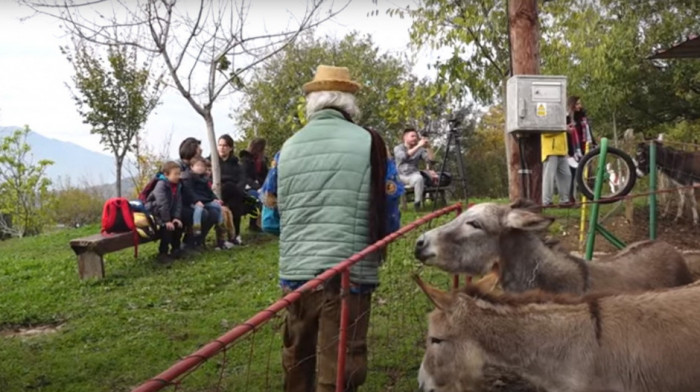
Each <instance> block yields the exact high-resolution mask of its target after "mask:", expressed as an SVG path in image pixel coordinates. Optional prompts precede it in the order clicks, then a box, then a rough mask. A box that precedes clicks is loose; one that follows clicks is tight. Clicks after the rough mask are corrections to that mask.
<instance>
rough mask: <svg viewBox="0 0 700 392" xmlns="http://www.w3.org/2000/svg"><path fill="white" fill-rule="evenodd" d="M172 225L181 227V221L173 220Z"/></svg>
mask: <svg viewBox="0 0 700 392" xmlns="http://www.w3.org/2000/svg"><path fill="white" fill-rule="evenodd" d="M173 225H175V227H182V221H181V220H179V219H177V218H175V219H173Z"/></svg>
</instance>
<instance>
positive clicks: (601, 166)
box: [585, 137, 608, 261]
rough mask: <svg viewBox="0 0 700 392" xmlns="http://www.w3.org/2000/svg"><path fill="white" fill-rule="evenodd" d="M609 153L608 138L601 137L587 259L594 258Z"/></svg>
mask: <svg viewBox="0 0 700 392" xmlns="http://www.w3.org/2000/svg"><path fill="white" fill-rule="evenodd" d="M607 155H608V138H605V137H604V138H602V139H600V154H598V170H597V172H596V176H595V187H594V188H593V205H592V206H591V216H590V218H589V220H588V238H586V254H585V257H586V260H589V261H590V260H591V259H593V246H594V245H595V233H596V227H597V226H598V210H599V208H600V205H599V204H598V200H600V192H601V191H602V190H603V181H605V158H606V156H607Z"/></svg>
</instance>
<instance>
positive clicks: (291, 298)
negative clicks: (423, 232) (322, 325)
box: [133, 203, 462, 392]
mask: <svg viewBox="0 0 700 392" xmlns="http://www.w3.org/2000/svg"><path fill="white" fill-rule="evenodd" d="M451 212H456V213H457V214H460V213H461V212H462V204H461V203H457V204H453V205H451V206H448V207H445V208H442V209H440V210H437V211H435V212H433V213H430V214H428V215H425V216H424V217H422V218H420V219H417V220H415V221H414V222H412V223H409V224H407V225H406V226H404V227H402V228H401V229H399V230H397V231H395V232H393V233H391V234H389V235H387V236H386V237H384V238H382V239H381V240H379V241H377V242H375V243H374V244H372V245H370V246H368V247H366V248H365V249H363V250H362V251H360V252H358V253H356V254H354V255H353V256H351V257H349V258H348V259H346V260H344V261H342V262H340V263H338V264H337V265H336V266H334V267H332V268H329V269H328V270H326V271H324V272H323V273H322V274H320V275H318V276H317V277H316V278H314V279H312V280H310V281H308V282H306V283H305V284H304V285H303V286H301V287H299V288H298V289H296V290H294V291H292V292H291V293H289V294H287V295H285V296H284V297H282V298H281V299H279V300H278V301H276V302H274V303H273V304H272V305H270V306H269V307H267V308H266V309H264V310H262V311H261V312H258V313H257V314H255V315H254V316H253V317H251V318H249V319H248V320H246V321H245V322H243V323H242V324H239V325H237V326H235V327H234V328H232V329H231V330H230V331H228V332H227V333H225V334H224V335H222V336H220V337H218V338H217V339H215V340H213V341H211V342H209V343H208V344H206V345H205V346H204V347H202V348H200V349H199V350H197V351H195V352H194V353H192V354H190V355H188V356H187V357H185V358H183V359H181V360H179V361H178V362H176V363H175V364H174V365H172V366H171V367H170V368H168V369H167V370H165V371H164V372H162V373H160V374H158V375H157V376H155V377H153V378H151V379H149V380H147V381H145V382H144V383H143V384H141V385H140V386H138V387H137V388H135V389H133V392H154V391H159V390H161V389H163V388H165V387H167V386H170V385H175V384H177V382H176V379H177V378H178V377H180V376H182V375H184V374H186V373H188V372H190V371H191V370H193V369H195V368H197V367H198V366H200V365H201V364H202V363H204V362H205V361H207V360H208V359H210V358H212V357H213V356H215V355H217V354H218V353H220V352H221V351H222V350H224V349H225V348H226V347H228V346H229V345H231V344H232V343H234V342H235V341H237V340H238V339H240V338H242V337H243V336H245V335H247V334H248V333H249V332H251V331H254V330H255V329H256V328H257V327H259V326H261V325H263V324H264V323H266V322H267V321H269V320H270V319H271V318H272V317H273V316H275V315H276V314H277V313H278V312H279V311H281V310H282V309H285V308H286V307H288V306H289V305H291V304H292V303H294V302H295V301H297V300H298V299H299V298H300V297H301V295H302V293H305V292H307V291H310V290H313V289H314V288H316V287H318V286H319V285H321V284H322V283H324V282H326V281H328V280H329V279H331V278H333V277H334V276H336V275H338V274H341V275H342V276H341V284H342V286H341V294H342V305H341V306H342V307H341V327H340V328H341V330H340V339H339V341H338V376H337V377H338V378H337V380H336V388H339V389H337V390H339V391H342V390H343V389H342V386H343V384H344V375H345V374H344V371H343V370H344V368H345V366H344V365H343V364H344V362H345V355H344V354H345V347H346V344H347V343H346V342H347V336H346V334H347V325H348V321H349V320H348V319H349V312H348V304H347V295H345V294H347V293H348V292H349V287H350V279H349V277H350V275H349V274H350V267H351V266H353V265H354V264H356V263H357V262H359V261H360V260H362V259H363V258H364V257H366V256H368V255H370V254H372V253H374V252H376V251H378V250H380V249H382V248H384V247H386V246H387V245H389V244H390V243H392V242H394V241H396V240H397V239H398V238H399V237H401V236H403V235H405V234H407V233H409V232H411V231H413V230H415V229H416V228H418V227H419V226H422V225H424V224H426V223H428V222H430V221H432V220H434V219H436V218H439V217H441V216H443V215H447V214H449V213H451ZM455 282H457V279H455ZM341 357H342V358H341Z"/></svg>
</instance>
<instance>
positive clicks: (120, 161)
mask: <svg viewBox="0 0 700 392" xmlns="http://www.w3.org/2000/svg"><path fill="white" fill-rule="evenodd" d="M115 162H116V163H117V164H116V166H117V197H122V164H123V163H124V160H123V159H119V157H116V159H115Z"/></svg>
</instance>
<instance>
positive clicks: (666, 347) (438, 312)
mask: <svg viewBox="0 0 700 392" xmlns="http://www.w3.org/2000/svg"><path fill="white" fill-rule="evenodd" d="M419 284H420V285H421V288H422V289H423V291H424V292H425V293H426V294H427V295H428V297H429V298H430V300H431V301H432V302H433V303H434V304H435V306H436V309H435V310H434V311H433V312H431V313H430V315H429V316H428V336H427V339H426V352H425V355H424V357H423V361H422V364H421V367H420V371H419V379H418V380H419V384H420V386H421V388H422V390H423V391H428V392H458V391H459V392H461V391H473V390H477V389H475V388H479V387H480V385H481V384H482V383H483V379H484V377H485V376H486V371H488V370H489V369H490V368H492V367H494V366H496V367H498V368H501V369H512V370H513V371H514V372H515V373H516V374H517V375H519V376H521V377H523V378H524V379H525V380H526V381H528V382H530V383H531V384H532V385H536V386H537V388H543V389H544V390H547V391H549V392H591V391H600V392H602V391H606V392H612V391H614V392H661V391H674V392H691V391H697V390H698V385H700V367H699V366H698V358H700V328H698V325H700V285H698V284H693V285H689V286H685V287H679V288H673V289H664V290H658V291H649V292H642V293H618V294H615V295H602V294H591V295H587V296H582V297H573V296H570V295H554V294H551V293H544V292H542V291H539V290H537V291H530V292H528V293H525V294H519V295H513V294H503V295H500V296H493V295H490V294H485V293H482V292H480V291H479V289H478V288H475V287H469V286H468V287H466V288H463V289H462V290H461V291H459V292H452V293H447V292H442V291H440V290H437V289H435V288H432V287H430V286H428V285H425V284H423V283H422V282H420V281H419Z"/></svg>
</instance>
